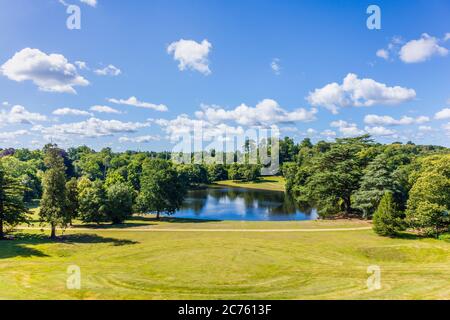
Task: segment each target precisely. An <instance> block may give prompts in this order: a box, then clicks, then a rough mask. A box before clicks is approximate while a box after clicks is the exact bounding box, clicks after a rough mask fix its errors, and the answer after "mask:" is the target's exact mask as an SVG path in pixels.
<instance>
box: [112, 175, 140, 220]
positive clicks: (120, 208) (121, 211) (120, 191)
mask: <svg viewBox="0 0 450 320" xmlns="http://www.w3.org/2000/svg"><path fill="white" fill-rule="evenodd" d="M134 192H135V191H134V190H133V188H132V187H131V186H130V185H128V184H127V183H124V182H119V183H116V184H113V185H110V186H109V187H108V188H107V190H106V200H107V216H108V220H111V221H112V223H113V224H119V223H122V222H124V221H125V220H126V219H127V218H129V217H131V215H132V213H133V202H134V198H135V196H134Z"/></svg>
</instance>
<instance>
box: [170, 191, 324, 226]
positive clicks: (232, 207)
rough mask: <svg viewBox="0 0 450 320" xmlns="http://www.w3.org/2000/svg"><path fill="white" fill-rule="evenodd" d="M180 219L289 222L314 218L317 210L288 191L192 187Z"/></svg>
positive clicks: (178, 213)
mask: <svg viewBox="0 0 450 320" xmlns="http://www.w3.org/2000/svg"><path fill="white" fill-rule="evenodd" d="M175 217H177V218H195V219H209V220H248V221H289V220H314V219H317V212H316V210H313V209H304V208H303V209H300V208H299V207H298V206H297V205H295V204H294V202H293V201H292V200H291V199H290V197H288V196H287V195H286V194H285V193H284V192H279V191H266V190H255V189H243V188H231V187H208V188H206V189H201V190H191V191H189V192H188V194H187V197H186V199H185V201H184V204H183V205H182V208H181V209H180V210H179V211H177V213H176V215H175Z"/></svg>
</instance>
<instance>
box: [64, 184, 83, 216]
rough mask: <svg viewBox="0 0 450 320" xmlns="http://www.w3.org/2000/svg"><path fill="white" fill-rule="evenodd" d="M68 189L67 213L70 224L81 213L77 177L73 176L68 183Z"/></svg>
mask: <svg viewBox="0 0 450 320" xmlns="http://www.w3.org/2000/svg"><path fill="white" fill-rule="evenodd" d="M66 190H67V214H68V216H69V219H70V224H71V223H72V220H74V219H76V218H77V217H78V214H79V206H80V205H79V202H78V197H79V195H78V180H77V178H72V179H70V180H69V181H67V183H66Z"/></svg>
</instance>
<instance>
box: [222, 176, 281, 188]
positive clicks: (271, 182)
mask: <svg viewBox="0 0 450 320" xmlns="http://www.w3.org/2000/svg"><path fill="white" fill-rule="evenodd" d="M215 184H218V185H221V186H229V187H238V188H249V189H260V190H272V191H285V187H284V186H285V180H284V178H283V177H278V176H267V177H261V178H260V180H259V181H256V182H240V181H233V180H224V181H218V182H216V183H215Z"/></svg>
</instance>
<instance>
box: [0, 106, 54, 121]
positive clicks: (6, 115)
mask: <svg viewBox="0 0 450 320" xmlns="http://www.w3.org/2000/svg"><path fill="white" fill-rule="evenodd" d="M40 121H47V117H46V116H44V115H42V114H39V113H34V112H29V111H28V110H27V109H26V108H25V107H23V106H20V105H15V106H13V107H12V108H11V110H9V111H5V110H1V111H0V126H2V125H3V124H34V123H36V122H40Z"/></svg>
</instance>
